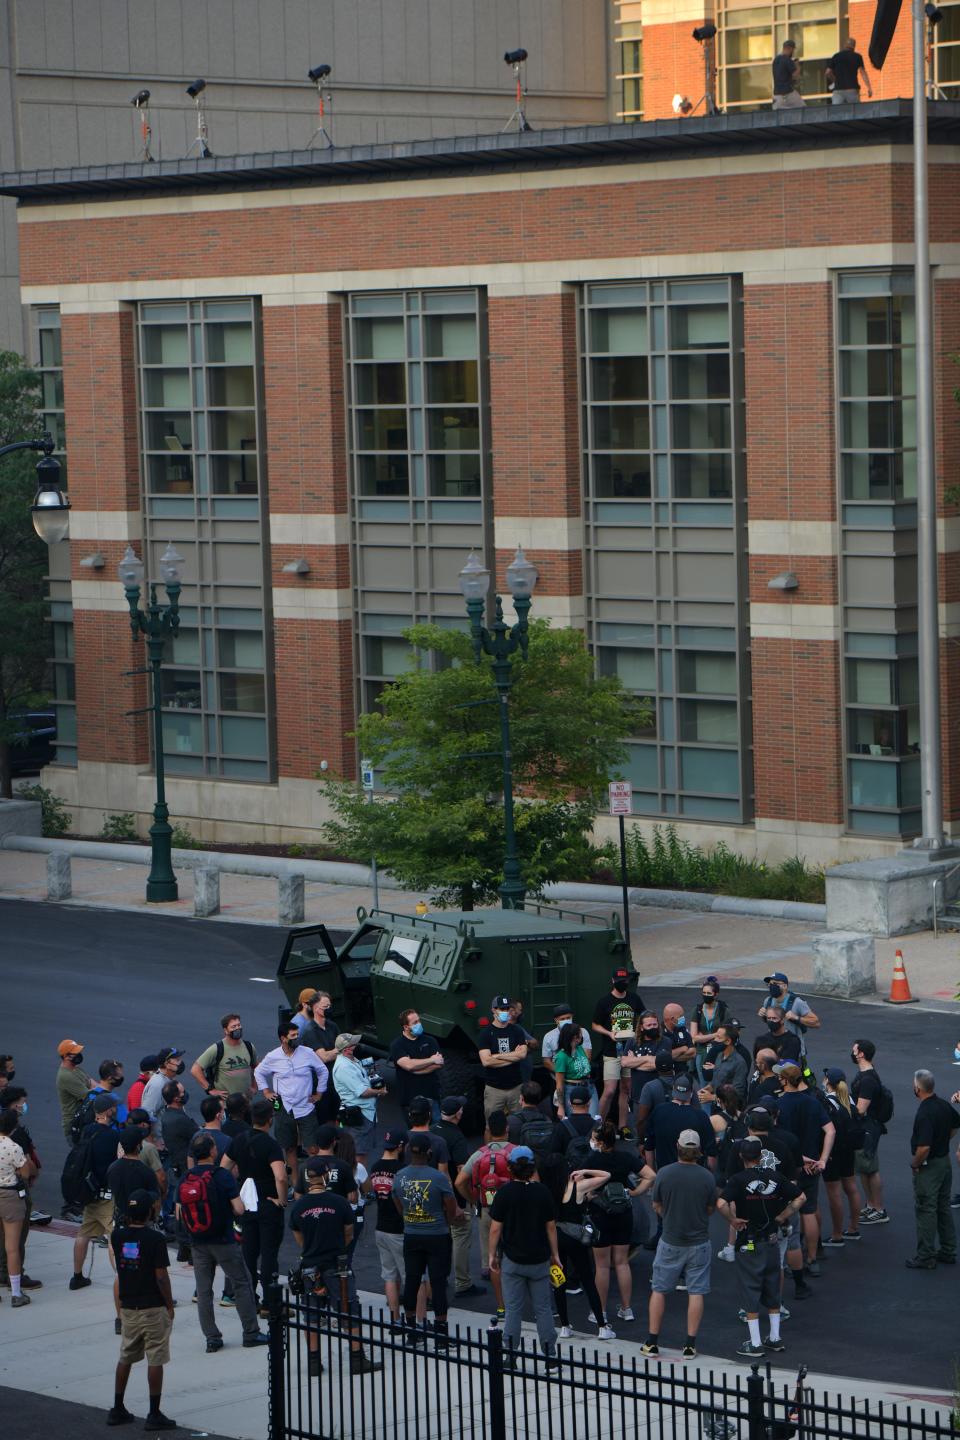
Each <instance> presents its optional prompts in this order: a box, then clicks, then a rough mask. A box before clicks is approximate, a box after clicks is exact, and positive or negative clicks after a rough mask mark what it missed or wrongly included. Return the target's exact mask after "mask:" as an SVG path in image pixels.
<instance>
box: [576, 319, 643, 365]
mask: <svg viewBox="0 0 960 1440" xmlns="http://www.w3.org/2000/svg"><path fill="white" fill-rule="evenodd" d="M590 348H591V350H598V351H602V352H604V353H606V354H611V355H645V354H646V352H647V312H646V310H593V311H591V313H590Z"/></svg>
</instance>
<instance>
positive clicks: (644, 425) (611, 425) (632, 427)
mask: <svg viewBox="0 0 960 1440" xmlns="http://www.w3.org/2000/svg"><path fill="white" fill-rule="evenodd" d="M590 414H591V419H592V421H593V445H594V448H595V449H597V450H645V449H648V448H649V445H650V411H649V409H648V407H647V406H646V405H642V406H639V405H594V406H593V407H592V408H591V412H590Z"/></svg>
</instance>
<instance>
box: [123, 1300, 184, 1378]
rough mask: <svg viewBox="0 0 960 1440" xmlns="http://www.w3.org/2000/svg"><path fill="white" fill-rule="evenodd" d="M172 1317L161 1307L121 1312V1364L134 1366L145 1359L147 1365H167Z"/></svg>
mask: <svg viewBox="0 0 960 1440" xmlns="http://www.w3.org/2000/svg"><path fill="white" fill-rule="evenodd" d="M172 1329H173V1317H172V1316H171V1315H168V1314H167V1310H166V1307H165V1306H163V1305H161V1306H159V1307H158V1308H156V1309H151V1310H126V1309H124V1308H122V1307H121V1310H120V1335H121V1340H120V1363H121V1364H122V1365H134V1364H136V1362H137V1361H138V1360H143V1359H146V1362H147V1364H148V1365H166V1364H167V1362H168V1360H169V1359H170V1331H171V1330H172Z"/></svg>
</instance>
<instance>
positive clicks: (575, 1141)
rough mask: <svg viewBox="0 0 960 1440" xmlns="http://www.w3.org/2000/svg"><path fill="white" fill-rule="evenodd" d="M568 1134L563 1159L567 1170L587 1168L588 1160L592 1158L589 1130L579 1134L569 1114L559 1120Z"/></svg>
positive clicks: (588, 1166) (588, 1167) (588, 1165)
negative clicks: (584, 1133) (568, 1139)
mask: <svg viewBox="0 0 960 1440" xmlns="http://www.w3.org/2000/svg"><path fill="white" fill-rule="evenodd" d="M560 1123H561V1125H563V1126H565V1127H566V1129H567V1130H568V1132H569V1134H570V1143H569V1145H568V1146H567V1148H566V1150H565V1151H564V1159H565V1160H566V1162H567V1169H568V1170H571V1171H573V1170H589V1169H590V1168H591V1166H590V1161H591V1160H592V1159H593V1151H592V1150H591V1148H590V1132H588V1133H587V1134H586V1135H581V1134H580V1131H579V1130H578V1129H577V1128H576V1126H575V1125H574V1123H573V1121H572V1120H571V1119H570V1116H569V1115H565V1116H564V1117H563V1119H562V1120H561V1122H560Z"/></svg>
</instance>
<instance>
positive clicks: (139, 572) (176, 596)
mask: <svg viewBox="0 0 960 1440" xmlns="http://www.w3.org/2000/svg"><path fill="white" fill-rule="evenodd" d="M182 564H183V556H182V555H178V554H177V552H176V550H174V548H173V546H172V545H168V546H167V548H166V550H165V551H164V553H163V554H162V555H161V557H160V576H161V578H162V580H163V582H164V586H165V588H166V592H167V600H168V602H169V603H168V604H167V605H166V606H164V605H161V604H159V602H158V601H157V587H156V585H155V584H153V583H152V582H151V585H150V604H149V605H148V606H147V609H146V612H144V611H143V610H141V609H140V589H141V586H142V585H143V575H144V567H143V561H142V560H141V559H140V558H139V556H137V555H136V554H135V553H134V551H133V548H132V546H130V545H128V546H127V550H126V554H125V555H124V557H123V559H122V560H121V561H120V566H119V575H120V580H121V583H122V585H123V590H124V594H125V595H126V597H127V604H128V606H129V607H130V629H131V630H132V631H133V637H134V639H137V637H138V636H139V635H141V634H142V635H143V636H144V638H145V641H146V646H147V660H148V664H149V667H150V673H151V674H152V680H153V700H152V703H151V704H149V705H146V706H144V707H143V708H144V710H146V711H149V712H150V713H151V714H152V715H153V758H154V766H155V770H156V777H157V798H156V803H155V804H154V807H153V824H152V825H151V826H150V874H149V875H148V876H147V900H148V901H149V902H151V903H156V902H159V901H165V900H166V901H169V900H176V899H177V898H178V893H179V892H178V890H177V877H176V876H175V875H174V873H173V862H172V859H171V853H170V852H171V846H172V842H173V831H172V829H171V827H170V811H169V810H168V809H167V796H166V787H165V777H164V770H163V712H162V710H161V705H162V702H163V694H162V690H161V680H160V666H161V665H162V663H163V651H164V647H165V645H166V642H167V637H168V636H170V637H174V636H176V634H177V632H178V631H179V629H180V566H181V565H182ZM128 673H129V674H131V675H142V674H143V673H144V672H143V671H142V670H131V671H129V672H128ZM127 713H128V714H130V715H137V714H140V713H141V712H140V711H138V710H130V711H128V712H127Z"/></svg>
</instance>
